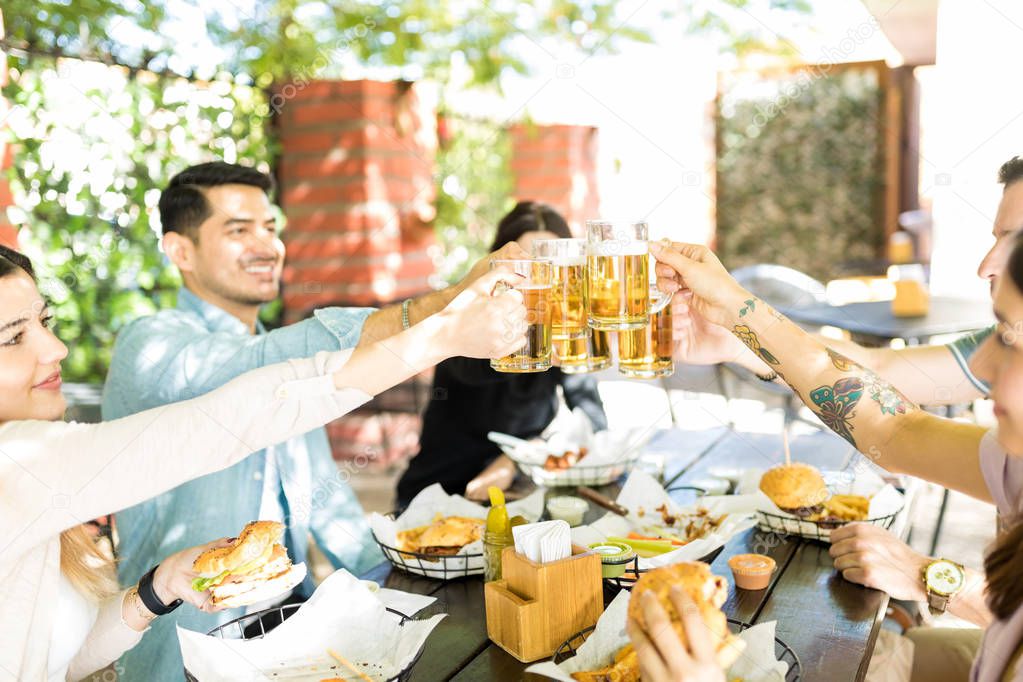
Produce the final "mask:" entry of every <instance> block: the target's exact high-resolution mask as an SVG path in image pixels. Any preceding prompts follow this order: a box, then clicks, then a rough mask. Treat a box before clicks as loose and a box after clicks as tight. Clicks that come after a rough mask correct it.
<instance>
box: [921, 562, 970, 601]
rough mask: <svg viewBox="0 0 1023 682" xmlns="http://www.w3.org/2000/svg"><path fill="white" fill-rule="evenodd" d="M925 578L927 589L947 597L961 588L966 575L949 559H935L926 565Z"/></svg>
mask: <svg viewBox="0 0 1023 682" xmlns="http://www.w3.org/2000/svg"><path fill="white" fill-rule="evenodd" d="M926 580H927V589H929V590H931V591H932V592H936V593H937V594H940V595H942V596H944V597H948V596H950V595H953V594H955V593H956V592H958V591H959V590H960V589H961V588H962V586H963V583H964V582H965V581H966V575H965V574H964V573H963V570H962V569H961V568H959V567H958V566H956V565H955V564H953V563H952V562H951V561H935V562H934V563H932V564H931V565H930V566H928V567H927V573H926Z"/></svg>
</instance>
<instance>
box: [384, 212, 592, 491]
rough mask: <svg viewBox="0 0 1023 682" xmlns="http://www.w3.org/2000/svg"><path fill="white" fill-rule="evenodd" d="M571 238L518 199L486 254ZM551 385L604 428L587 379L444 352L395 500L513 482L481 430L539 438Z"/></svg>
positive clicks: (551, 402) (547, 215)
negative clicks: (501, 367) (440, 489)
mask: <svg viewBox="0 0 1023 682" xmlns="http://www.w3.org/2000/svg"><path fill="white" fill-rule="evenodd" d="M571 236H572V232H571V231H570V230H569V228H568V223H566V222H565V219H564V218H562V217H561V215H560V214H558V212H557V211H555V210H554V209H553V208H551V207H550V206H548V205H546V204H541V203H537V202H533V201H521V202H519V203H518V204H516V206H515V208H514V209H512V210H511V212H510V213H508V215H506V216H505V217H504V218H502V219H501V222H500V223H498V226H497V233H496V234H495V235H494V243H493V244H491V246H490V252H491V253H494V252H495V251H497V250H498V249H500V248H502V247H503V246H505V245H506V244H509V243H511V242H518V244H519V245H520V246H521V247H522V248H523V250H524V251H526V252H527V253H529V252H530V247H531V245H532V243H533V241H534V240H536V239H567V238H570V237H571ZM558 386H561V388H562V391H563V393H564V396H565V402H566V403H567V404H568V406H569V407H570V408H575V407H579V408H581V409H582V410H584V411H585V412H586V415H587V416H588V417H589V418H590V421H591V422H592V424H593V428H594V430H595V431H596V430H600V429H605V428H607V417H606V416H605V415H604V405H603V403H602V402H601V401H600V395H599V394H598V393H597V382H596V381H595V380H594V379H593V378H592V377H588V376H585V375H568V374H563V373H562V372H561V370H560V369H558V368H557V367H552V368H551V369H549V370H547V371H546V372H538V373H535V374H506V373H502V372H498V371H495V370H494V369H492V368H491V367H490V363H489V362H487V361H483V360H474V359H471V358H452V359H450V360H447V361H445V362H442V363H441V364H439V365H437V370H436V374H434V379H433V391H432V392H431V399H430V405H429V406H428V407H427V408H426V414H425V415H424V416H423V431H422V435H421V436H420V438H419V454H417V455H416V456H415V457H414V458H412V461H411V462H410V463H409V467H408V470H407V471H405V473H404V475H403V476H402V477H401V480H400V481H399V482H398V506H399V507H405V506H407V505H408V503H409V502H410V501H411V500H412V498H413V497H415V496H416V494H417V493H418V492H419V491H420V490H422V489H423V488H425V487H427V486H429V485H431V484H433V483H440V484H441V485H443V486H444V489H445V490H446V491H447V492H448V493H451V494H459V495H462V494H464V495H466V496H467V497H469V498H472V499H485V496H486V490H487V486H488V485H497V486H498V487H500V488H504V489H507V488H508V487H509V486H510V485H511V483H512V481H513V480H514V477H515V465H514V463H513V462H511V460H509V459H508V458H507V457H506V456H504V455H502V454H501V452H500V450H498V448H497V446H496V445H494V444H493V443H491V442H490V441H489V440H487V432H489V431H500V432H501V433H508V434H511V435H513V436H518V437H519V438H525V439H529V438H534V437H536V436H539V435H540V433H541V432H542V431H543V430H544V429H545V428H547V426H548V425H549V424H550V423H551V422H552V421H553V420H554V417H555V416H556V415H557V411H558V394H557V389H558Z"/></svg>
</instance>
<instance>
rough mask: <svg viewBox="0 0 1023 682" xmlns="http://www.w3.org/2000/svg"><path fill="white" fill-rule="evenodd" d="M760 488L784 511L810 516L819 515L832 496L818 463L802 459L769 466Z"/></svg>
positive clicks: (812, 517)
mask: <svg viewBox="0 0 1023 682" xmlns="http://www.w3.org/2000/svg"><path fill="white" fill-rule="evenodd" d="M760 489H761V490H762V491H764V494H765V495H767V496H768V497H770V498H771V501H772V502H774V503H775V504H776V505H778V508H779V509H781V510H782V511H783V512H787V513H789V514H792V515H793V516H798V517H799V518H801V519H807V520H814V519H816V518H819V517H820V515H821V514H822V513H824V503H825V502H827V500H828V498H829V497H831V492H830V491H829V490H828V486H827V484H826V483H825V482H824V477H823V476H821V472H820V471H818V470H817V467H813V466H810V465H809V464H801V463H798V462H795V463H792V464H782V465H780V466H776V467H774V468H773V469H768V470H767V471H766V472H764V475H763V477H762V478H761V479H760Z"/></svg>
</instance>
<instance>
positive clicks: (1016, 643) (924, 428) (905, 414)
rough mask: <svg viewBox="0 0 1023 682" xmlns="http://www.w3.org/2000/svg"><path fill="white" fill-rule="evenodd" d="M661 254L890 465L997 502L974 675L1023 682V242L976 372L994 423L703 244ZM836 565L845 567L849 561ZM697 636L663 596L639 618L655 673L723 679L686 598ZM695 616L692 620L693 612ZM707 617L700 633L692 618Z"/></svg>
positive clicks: (955, 585) (702, 305) (717, 321)
mask: <svg viewBox="0 0 1023 682" xmlns="http://www.w3.org/2000/svg"><path fill="white" fill-rule="evenodd" d="M651 253H652V254H653V255H654V257H655V258H656V259H657V260H658V261H660V263H659V264H658V266H657V274H658V286H660V287H661V288H662V290H666V291H667V290H671V291H677V290H681V291H686V292H690V295H691V304H692V306H693V309H694V310H695V311H696V312H697V313H698V314H699V315H700V316H701V317H702V318H703V319H705V320H707V321H708V322H709V323H711V324H714V325H718V326H719V327H722V328H725V329H728V330H730V331H731V332H732V333H733V334H735V335H736V336H737V337H739V338H740V339H742V341H743V343H744V344H746V346H747V347H748V348H749V349H750V350H751V351H752V352H753V353H755V354H757V356H758V357H760V358H761V359H762V360H763V361H764V362H767V363H768V364H770V365H771V367H772V368H773V371H776V372H777V373H778V375H779V376H780V377H782V378H783V380H784V381H785V382H786V383H787V384H788V385H789V386H790V387H791V388H792V389H793V390H794V391H795V392H796V394H797V395H799V396H800V398H801V399H802V400H803V402H804V403H805V404H806V405H807V406H808V407H809V408H810V409H811V410H812V411H813V412H814V413H815V414H816V415H817V416H818V417H820V419H821V421H822V422H824V424H825V425H827V426H828V428H830V429H831V430H833V431H834V432H835V433H837V434H839V435H841V436H842V437H843V438H845V439H846V440H848V441H849V442H850V443H851V444H852V445H853V446H854V447H856V449H858V450H859V451H861V452H868V453H870V454H871V456H872V458H873V459H874V461H875V462H876V463H877V464H878V465H880V466H882V467H884V468H886V469H888V470H889V471H893V472H898V473H906V474H909V475H912V476H917V477H919V478H924V479H926V480H929V481H933V482H935V483H938V484H940V485H942V486H945V487H947V488H951V489H953V490H958V491H960V492H962V493H965V494H967V495H970V496H972V497H976V498H978V499H980V500H984V501H989V502H993V503H994V504H995V505H996V506H997V507H998V511H999V513H1000V514H1001V515H1002V518H1003V520H1005V522H1006V523H1005V526H1006V530H1005V531H1004V532H1003V533H1002V534H1001V535H1000V536H999V537H998V539H997V540H996V542H995V544H994V546H993V547H992V548H991V550H990V551H989V553H988V554H987V556H986V558H985V578H986V580H987V604H988V607H989V609H990V611H991V613H992V616H993V621H992V623H991V624H990V625H989V626H988V628H987V631H986V632H985V636H984V639H983V641H982V643H981V648H980V651H979V653H978V656H977V658H976V659H975V660H974V663H973V668H972V670H971V673H970V679H971V682H996V681H999V680H1010V681H1014V682H1021V681H1023V665H1021V663H1020V658H1021V656H1020V654H1021V647H1020V644H1021V641H1023V580H1021V578H1020V577H1021V576H1023V407H1021V406H1023V333H1021V331H1020V330H1021V329H1023V245H1021V243H1020V241H1019V240H1017V241H1016V243H1015V244H1014V245H1013V248H1012V251H1011V253H1010V255H1009V258H1008V264H1007V266H1006V271H1005V276H1002V277H999V278H998V280H997V282H996V284H995V289H994V312H995V317H996V318H997V319H998V321H999V327H998V329H997V332H996V333H995V334H992V335H991V336H990V337H989V338H988V339H987V340H986V341H985V342H984V344H983V345H982V346H981V348H980V349H979V351H978V352H977V353H976V355H975V356H974V358H973V360H972V361H971V363H970V370H971V371H972V372H973V373H974V374H976V375H977V376H978V377H980V378H982V379H983V380H984V381H986V382H988V383H989V384H990V386H991V396H992V398H993V399H994V402H995V416H996V417H997V419H998V428H997V430H994V431H990V432H989V431H987V430H986V429H984V428H982V427H980V426H977V425H975V424H965V423H960V422H956V421H953V420H950V419H945V418H942V417H938V416H936V415H932V414H930V413H928V412H925V411H923V410H921V409H919V408H918V407H917V406H916V405H914V404H913V403H912V402H911V401H909V400H908V399H906V397H905V396H903V395H902V394H901V393H899V391H897V390H896V389H895V388H894V387H892V385H891V384H889V383H888V382H887V381H885V380H884V379H882V378H880V377H879V376H877V375H876V374H874V373H873V372H871V371H870V370H868V369H865V368H864V367H863V366H862V365H859V364H858V363H856V362H854V361H852V360H850V359H849V358H847V357H845V356H843V355H841V354H839V353H837V352H835V351H834V350H832V349H830V348H828V347H826V346H825V345H824V344H823V343H821V341H820V340H818V339H817V338H815V337H813V336H811V335H809V334H807V333H806V332H805V331H803V330H802V329H800V328H799V327H798V326H796V325H795V324H793V323H792V322H790V321H789V320H788V319H787V318H785V317H784V316H783V315H781V314H779V313H778V312H777V311H775V310H774V309H772V308H771V306H769V305H768V304H766V303H764V302H763V301H760V300H759V299H756V298H755V297H754V296H753V295H751V294H750V293H749V292H748V291H746V290H744V289H743V288H742V286H740V285H739V283H738V282H736V281H735V280H734V279H733V278H732V277H731V275H729V274H728V271H727V270H725V268H724V266H722V265H721V262H720V261H719V260H718V259H717V257H716V256H715V255H714V254H713V253H712V252H711V251H710V250H709V249H708V248H706V247H704V246H700V245H695V244H678V243H676V244H670V245H666V244H651ZM945 564H946V565H945V566H943V567H941V570H940V571H938V572H936V573H935V575H931V571H930V569H929V568H928V569H927V572H926V573H927V580H928V582H929V583H930V581H932V580H933V581H934V582H935V584H939V583H940V588H941V590H940V592H941V594H943V595H944V597H943V598H944V600H945V601H946V602H947V601H954V600H955V596H956V594H958V593H959V592H960V591H961V590H962V588H963V587H964V585H965V582H966V575H965V574H964V572H963V571H962V570H958V571H956V570H955V568H956V565H955V564H952V563H951V562H945ZM836 568H838V569H839V570H840V571H841V570H844V569H845V565H843V564H842V563H841V562H840V561H836ZM674 606H675V608H676V609H677V610H678V611H679V612H680V614H681V615H682V616H683V619H682V622H683V624H684V625H685V626H686V629H685V633H686V635H687V636H688V638H687V641H686V642H685V643H683V641H682V640H681V639H679V637H678V636H677V635H676V634H675V632H674V631H673V630H672V629H671V628H664V627H657V626H656V625H650V624H649V623H650V621H651V617H650V616H655V618H653V621H654V623H660V622H663V619H664V618H665V617H666V616H664V614H663V613H662V612H663V606H662V605H661V604H659V603H658V604H652V603H651V604H649V605H647V604H644V605H643V607H644V610H647V609H648V610H649V612H650V615H648V617H647V620H646V622H647V627H645V628H644V627H641V626H640V624H639V623H637V622H636V621H635V619H633V620H632V621H630V625H629V632H630V634H631V635H632V636H633V640H634V644H635V647H636V651H637V655H638V657H639V661H640V668H641V671H643V680H645V681H646V682H662V681H663V682H668V681H669V680H670V681H671V682H679V681H685V682H694V681H699V682H720V681H721V680H724V679H725V677H724V673H723V672H722V671H721V670H720V668H716V667H715V666H713V665H712V661H713V651H712V650H711V649H709V648H708V642H706V641H705V640H706V638H705V637H702V636H701V635H700V634H699V633H697V632H696V631H697V630H699V626H698V625H696V624H695V623H690V622H687V620H686V618H685V617H684V616H685V614H686V611H688V610H691V607H690V606H689V605H688V604H687V603H686V602H685V598H684V595H679V596H678V599H676V600H675V602H674ZM689 620H692V619H689ZM691 625H695V627H694V628H693V631H690V626H691Z"/></svg>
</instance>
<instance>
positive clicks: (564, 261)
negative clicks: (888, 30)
mask: <svg viewBox="0 0 1023 682" xmlns="http://www.w3.org/2000/svg"><path fill="white" fill-rule="evenodd" d="M551 263H552V264H553V265H554V266H555V267H558V268H566V267H571V266H573V265H586V256H565V257H564V258H553V259H551Z"/></svg>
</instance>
